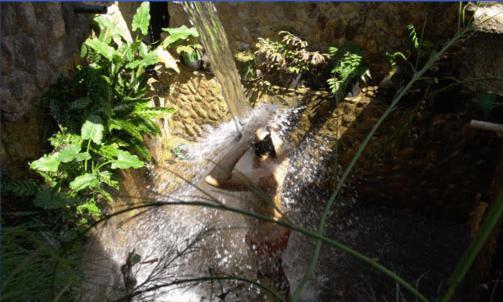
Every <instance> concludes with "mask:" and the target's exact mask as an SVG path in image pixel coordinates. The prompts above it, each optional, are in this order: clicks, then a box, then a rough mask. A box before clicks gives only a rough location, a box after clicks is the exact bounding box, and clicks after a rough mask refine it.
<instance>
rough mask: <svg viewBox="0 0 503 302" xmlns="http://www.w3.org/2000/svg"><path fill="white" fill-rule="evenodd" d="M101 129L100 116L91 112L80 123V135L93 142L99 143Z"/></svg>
mask: <svg viewBox="0 0 503 302" xmlns="http://www.w3.org/2000/svg"><path fill="white" fill-rule="evenodd" d="M103 130H104V127H103V123H102V120H101V117H99V116H98V115H95V114H91V115H89V117H88V118H87V120H86V121H85V122H84V124H83V125H82V129H81V130H80V135H81V136H82V139H85V140H86V139H90V140H92V141H93V142H94V143H96V144H98V145H100V144H101V141H102V139H103Z"/></svg>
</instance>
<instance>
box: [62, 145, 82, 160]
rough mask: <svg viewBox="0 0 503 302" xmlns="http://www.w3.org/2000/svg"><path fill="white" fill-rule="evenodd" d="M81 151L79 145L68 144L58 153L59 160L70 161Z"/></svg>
mask: <svg viewBox="0 0 503 302" xmlns="http://www.w3.org/2000/svg"><path fill="white" fill-rule="evenodd" d="M79 152H80V146H79V145H68V146H66V147H65V148H64V149H63V150H61V151H59V153H58V160H59V161H61V162H62V163H69V162H71V161H72V160H74V159H75V158H76V156H77V155H78V154H79Z"/></svg>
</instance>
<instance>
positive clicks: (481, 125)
mask: <svg viewBox="0 0 503 302" xmlns="http://www.w3.org/2000/svg"><path fill="white" fill-rule="evenodd" d="M470 127H472V128H475V129H480V130H486V131H494V132H503V124H496V123H491V122H485V121H479V120H472V121H471V122H470Z"/></svg>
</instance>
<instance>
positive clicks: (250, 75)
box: [234, 51, 257, 81]
mask: <svg viewBox="0 0 503 302" xmlns="http://www.w3.org/2000/svg"><path fill="white" fill-rule="evenodd" d="M234 58H235V59H236V63H237V66H238V69H239V71H240V75H241V79H243V80H245V81H246V80H252V79H255V78H256V77H257V72H256V70H255V55H254V54H253V53H252V52H251V51H240V52H237V53H236V54H235V55H234Z"/></svg>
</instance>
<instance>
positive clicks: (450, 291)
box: [438, 195, 503, 302]
mask: <svg viewBox="0 0 503 302" xmlns="http://www.w3.org/2000/svg"><path fill="white" fill-rule="evenodd" d="M502 216H503V195H501V196H500V197H499V199H498V200H497V201H496V204H495V205H494V208H493V209H492V211H491V212H490V213H489V215H488V216H487V218H486V220H485V221H484V223H483V224H482V227H481V228H480V230H479V232H478V233H477V236H475V238H474V239H473V241H472V242H471V243H470V245H469V246H468V249H467V250H466V251H465V253H464V254H463V256H462V257H461V260H460V261H459V264H458V266H457V267H456V269H455V270H454V272H453V273H452V275H451V277H450V279H449V287H448V288H447V290H446V291H445V293H444V294H443V295H442V296H441V298H440V299H439V300H438V301H439V302H447V301H450V300H451V298H452V296H453V295H454V292H455V291H456V288H457V287H458V286H459V285H460V284H461V281H463V278H464V277H465V275H466V273H467V272H468V270H469V269H470V267H471V265H472V263H473V261H475V258H476V257H477V255H478V253H479V252H480V250H481V249H482V247H483V246H484V243H485V242H486V240H487V238H488V237H489V235H490V234H491V232H492V231H493V229H494V228H495V227H496V226H497V224H498V222H499V220H500V219H501V217H502Z"/></svg>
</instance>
